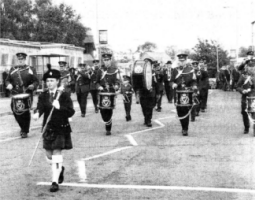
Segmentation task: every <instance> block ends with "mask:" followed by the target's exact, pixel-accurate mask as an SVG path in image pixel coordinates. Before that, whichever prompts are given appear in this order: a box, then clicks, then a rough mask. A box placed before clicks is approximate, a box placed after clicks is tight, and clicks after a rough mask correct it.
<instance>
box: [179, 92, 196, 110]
mask: <svg viewBox="0 0 255 200" xmlns="http://www.w3.org/2000/svg"><path fill="white" fill-rule="evenodd" d="M175 104H176V106H180V107H183V106H192V104H193V91H191V90H176V92H175Z"/></svg>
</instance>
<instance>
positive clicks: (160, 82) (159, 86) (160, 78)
mask: <svg viewBox="0 0 255 200" xmlns="http://www.w3.org/2000/svg"><path fill="white" fill-rule="evenodd" d="M154 76H155V82H156V93H157V94H159V93H160V92H162V91H163V90H164V74H163V70H157V71H155V75H154Z"/></svg>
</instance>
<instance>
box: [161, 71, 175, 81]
mask: <svg viewBox="0 0 255 200" xmlns="http://www.w3.org/2000/svg"><path fill="white" fill-rule="evenodd" d="M172 72H173V69H172V68H170V69H168V68H167V69H164V70H163V76H164V82H170V80H171V77H172Z"/></svg>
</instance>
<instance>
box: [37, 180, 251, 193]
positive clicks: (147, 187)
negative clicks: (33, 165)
mask: <svg viewBox="0 0 255 200" xmlns="http://www.w3.org/2000/svg"><path fill="white" fill-rule="evenodd" d="M51 184H52V183H51V182H39V183H37V185H51ZM61 186H70V187H84V188H102V189H142V190H185V191H203V192H204V191H206V192H229V193H252V194H255V190H250V189H238V188H213V187H186V186H158V185H106V184H87V183H85V184H84V183H62V184H61Z"/></svg>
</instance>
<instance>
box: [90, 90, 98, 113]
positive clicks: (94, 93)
mask: <svg viewBox="0 0 255 200" xmlns="http://www.w3.org/2000/svg"><path fill="white" fill-rule="evenodd" d="M90 93H91V96H92V100H93V104H94V107H95V109H97V105H98V90H90Z"/></svg>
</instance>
